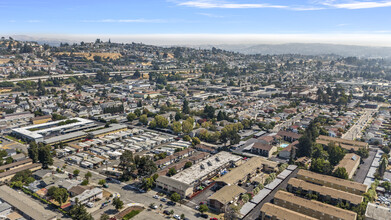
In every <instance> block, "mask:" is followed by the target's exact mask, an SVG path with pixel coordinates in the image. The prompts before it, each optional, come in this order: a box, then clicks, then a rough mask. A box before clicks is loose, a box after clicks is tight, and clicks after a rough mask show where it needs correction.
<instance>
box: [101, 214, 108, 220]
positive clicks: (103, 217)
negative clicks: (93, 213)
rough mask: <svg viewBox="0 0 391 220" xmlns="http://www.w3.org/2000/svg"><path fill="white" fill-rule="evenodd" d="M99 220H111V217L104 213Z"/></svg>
mask: <svg viewBox="0 0 391 220" xmlns="http://www.w3.org/2000/svg"><path fill="white" fill-rule="evenodd" d="M99 219H100V220H109V219H110V216H109V215H108V214H106V213H103V214H102V215H101V216H100V218H99Z"/></svg>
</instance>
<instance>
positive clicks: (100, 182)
mask: <svg viewBox="0 0 391 220" xmlns="http://www.w3.org/2000/svg"><path fill="white" fill-rule="evenodd" d="M98 184H99V185H101V186H103V185H105V184H106V180H105V179H101V180H99V182H98Z"/></svg>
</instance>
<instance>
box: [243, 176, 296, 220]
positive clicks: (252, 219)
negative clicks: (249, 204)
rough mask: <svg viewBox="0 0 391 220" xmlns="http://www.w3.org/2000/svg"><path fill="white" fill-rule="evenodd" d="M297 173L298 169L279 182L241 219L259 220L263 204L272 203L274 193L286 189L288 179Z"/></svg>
mask: <svg viewBox="0 0 391 220" xmlns="http://www.w3.org/2000/svg"><path fill="white" fill-rule="evenodd" d="M298 171H299V169H296V170H295V171H293V172H292V173H291V174H290V175H289V176H288V177H287V178H286V179H285V180H284V181H282V182H281V184H280V185H279V186H278V187H276V188H275V189H274V190H273V191H271V192H270V193H269V195H268V196H267V197H266V198H265V199H264V200H263V201H262V202H260V203H258V205H257V206H255V208H254V209H253V210H252V211H251V212H250V213H248V214H247V215H246V216H245V217H244V218H243V219H244V220H255V219H260V215H261V208H262V206H263V204H265V203H267V202H270V201H272V200H273V198H274V195H275V194H276V192H277V191H278V190H279V189H286V187H287V186H288V181H289V179H290V178H293V177H296V175H297V172H298Z"/></svg>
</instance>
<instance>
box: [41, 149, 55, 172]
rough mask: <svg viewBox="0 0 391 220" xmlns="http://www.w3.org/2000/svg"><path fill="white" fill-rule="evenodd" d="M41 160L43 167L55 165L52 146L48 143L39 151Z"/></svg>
mask: <svg viewBox="0 0 391 220" xmlns="http://www.w3.org/2000/svg"><path fill="white" fill-rule="evenodd" d="M38 159H39V162H41V163H42V168H44V169H47V168H48V167H49V165H53V158H52V153H51V147H50V146H47V145H41V146H40V147H39V151H38Z"/></svg>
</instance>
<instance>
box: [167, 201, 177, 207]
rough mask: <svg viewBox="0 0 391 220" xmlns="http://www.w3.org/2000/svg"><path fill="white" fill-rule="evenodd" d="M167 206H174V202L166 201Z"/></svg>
mask: <svg viewBox="0 0 391 220" xmlns="http://www.w3.org/2000/svg"><path fill="white" fill-rule="evenodd" d="M167 205H172V206H174V205H176V202H173V201H168V202H167Z"/></svg>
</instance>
